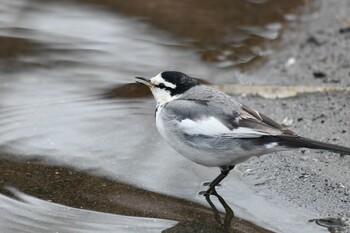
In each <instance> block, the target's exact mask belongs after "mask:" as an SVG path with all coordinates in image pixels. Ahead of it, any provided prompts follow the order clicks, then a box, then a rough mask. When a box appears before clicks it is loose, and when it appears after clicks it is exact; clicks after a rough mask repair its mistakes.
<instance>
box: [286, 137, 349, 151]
mask: <svg viewBox="0 0 350 233" xmlns="http://www.w3.org/2000/svg"><path fill="white" fill-rule="evenodd" d="M279 144H280V145H284V146H287V147H292V148H300V147H304V148H309V149H319V150H328V151H332V152H336V153H339V154H343V155H350V148H349V147H345V146H339V145H335V144H331V143H325V142H319V141H315V140H312V139H308V138H303V137H281V141H280V142H279Z"/></svg>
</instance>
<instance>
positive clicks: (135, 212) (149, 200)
mask: <svg viewBox="0 0 350 233" xmlns="http://www.w3.org/2000/svg"><path fill="white" fill-rule="evenodd" d="M0 177H2V179H1V180H0V192H1V193H3V194H7V195H10V196H12V195H13V194H12V192H10V191H9V189H8V188H9V187H16V189H17V190H19V191H21V192H24V193H26V194H28V195H32V196H34V197H38V198H40V199H42V200H46V201H50V202H54V203H60V204H63V205H66V206H71V207H75V208H78V209H87V210H94V211H99V212H107V213H113V214H118V215H125V216H137V217H147V218H161V219H171V220H175V221H178V222H179V223H178V224H176V225H175V226H174V227H172V228H170V229H168V230H166V231H165V232H184V231H186V232H199V231H200V232H242V233H245V232H261V233H263V232H266V233H267V232H270V231H267V230H264V229H262V228H259V227H257V226H254V225H253V224H251V223H249V222H247V221H244V220H241V219H237V218H234V219H233V220H232V221H231V222H230V226H229V227H228V226H225V227H226V228H224V226H221V225H220V224H219V223H218V222H216V221H215V219H214V215H213V212H212V210H211V209H210V208H206V207H204V206H202V205H200V204H197V203H194V202H191V201H187V200H182V199H178V198H174V197H170V196H165V195H162V194H159V193H154V192H150V191H146V190H142V189H139V188H136V187H133V186H131V185H127V184H122V183H118V182H115V181H112V180H110V179H108V178H104V177H97V176H91V175H89V174H88V173H85V172H79V171H76V170H74V169H70V168H67V167H61V166H50V165H46V164H44V163H43V162H41V161H39V160H30V161H17V160H11V159H9V158H8V157H7V156H6V157H4V156H2V157H1V159H0ZM101 197H103V198H101ZM2 211H4V209H2V208H1V207H0V213H1V212H2ZM33 211H35V210H33ZM1 214H5V212H3V213H1ZM220 215H221V218H224V214H220ZM28 217H29V216H28ZM68 220H69V219H67V221H68ZM225 229H226V230H225ZM227 229H229V230H228V231H227ZM60 230H62V229H60ZM87 232H89V231H88V229H87Z"/></svg>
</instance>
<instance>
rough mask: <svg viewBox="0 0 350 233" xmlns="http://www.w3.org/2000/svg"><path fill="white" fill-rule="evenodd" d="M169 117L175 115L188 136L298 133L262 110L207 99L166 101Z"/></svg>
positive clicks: (181, 128) (179, 126)
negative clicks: (269, 116) (210, 102)
mask: <svg viewBox="0 0 350 233" xmlns="http://www.w3.org/2000/svg"><path fill="white" fill-rule="evenodd" d="M166 109H167V111H168V117H170V118H171V117H173V118H176V120H177V121H178V123H177V126H178V128H179V130H182V131H183V132H184V133H185V134H188V135H202V136H208V137H231V138H259V137H262V136H278V135H285V136H295V133H293V132H292V131H290V130H288V129H285V128H283V127H282V126H281V125H279V124H278V123H276V122H275V121H273V120H271V119H270V118H268V117H266V116H265V115H263V114H260V113H259V112H257V111H255V110H253V109H251V108H249V107H247V106H244V105H238V106H223V105H218V104H215V105H213V104H208V102H207V101H204V100H193V99H191V100H188V99H178V100H174V101H171V102H169V103H168V104H167V106H166Z"/></svg>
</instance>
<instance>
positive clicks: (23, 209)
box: [0, 189, 177, 233]
mask: <svg viewBox="0 0 350 233" xmlns="http://www.w3.org/2000/svg"><path fill="white" fill-rule="evenodd" d="M9 192H11V194H12V195H13V198H11V197H8V196H5V195H2V194H0V215H1V218H0V226H1V227H0V228H1V232H4V233H5V232H6V233H18V232H27V233H34V232H35V233H47V232H65V233H77V232H79V233H96V232H106V233H107V232H110V233H115V232H118V233H119V232H120V233H122V232H128V233H131V232H134V233H138V232H161V231H162V230H164V229H167V228H170V227H172V226H174V225H176V224H177V222H176V221H171V220H164V219H156V218H141V217H129V216H123V215H117V214H107V213H101V212H95V211H88V210H82V209H77V208H71V207H67V206H63V205H59V204H55V203H52V202H50V201H43V200H41V199H38V198H35V197H32V196H29V195H26V194H24V193H22V192H19V191H17V190H15V189H10V190H9Z"/></svg>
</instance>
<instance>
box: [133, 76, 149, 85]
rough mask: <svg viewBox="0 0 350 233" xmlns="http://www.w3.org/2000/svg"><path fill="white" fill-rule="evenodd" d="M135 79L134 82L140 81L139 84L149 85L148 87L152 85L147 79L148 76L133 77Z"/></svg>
mask: <svg viewBox="0 0 350 233" xmlns="http://www.w3.org/2000/svg"><path fill="white" fill-rule="evenodd" d="M135 79H136V82H137V83H141V84H143V85H146V86H149V87H150V86H152V84H151V80H150V79H148V78H144V77H135Z"/></svg>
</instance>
